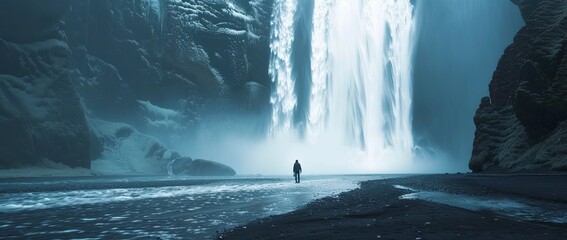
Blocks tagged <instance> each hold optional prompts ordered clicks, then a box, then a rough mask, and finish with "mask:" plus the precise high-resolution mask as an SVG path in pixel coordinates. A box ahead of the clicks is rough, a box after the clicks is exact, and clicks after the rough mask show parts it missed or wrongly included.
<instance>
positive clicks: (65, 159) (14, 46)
mask: <svg viewBox="0 0 567 240" xmlns="http://www.w3.org/2000/svg"><path fill="white" fill-rule="evenodd" d="M68 7H69V1H67V0H54V1H42V0H29V1H26V2H25V4H23V3H22V2H21V1H17V0H6V1H1V2H0V9H1V10H0V11H1V12H2V14H0V53H1V54H0V132H1V134H0V168H10V167H20V166H24V165H34V164H40V163H41V162H43V161H45V160H49V161H52V162H59V163H63V164H66V165H68V166H72V167H86V168H88V167H90V159H89V146H90V143H89V128H88V126H87V122H86V120H85V117H84V112H83V108H82V107H81V105H80V102H79V95H78V94H77V91H76V90H75V88H74V86H73V83H72V81H71V78H70V77H69V76H68V75H67V69H68V64H69V61H68V60H69V56H70V55H71V51H70V49H69V46H68V45H67V43H66V37H65V32H64V30H65V23H64V22H62V21H61V18H62V16H63V15H64V14H65V13H66V12H67V9H68Z"/></svg>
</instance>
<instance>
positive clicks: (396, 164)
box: [270, 0, 414, 171]
mask: <svg viewBox="0 0 567 240" xmlns="http://www.w3.org/2000/svg"><path fill="white" fill-rule="evenodd" d="M297 3H298V2H297V1H285V0H277V1H276V3H275V5H274V14H273V16H272V38H271V44H270V47H271V49H272V58H271V62H270V75H271V77H272V81H273V83H274V86H273V93H272V98H271V103H272V119H271V120H272V124H271V129H270V132H271V135H272V137H275V138H278V137H281V136H286V137H289V136H295V137H294V138H292V139H288V140H290V141H293V142H294V144H295V145H297V144H301V145H304V146H302V147H300V146H296V147H295V150H296V151H300V152H299V153H297V154H298V155H303V156H305V155H308V156H309V158H311V159H313V158H323V157H322V156H323V155H325V156H326V157H325V158H328V155H329V152H337V154H335V156H337V158H339V159H324V160H322V161H323V162H330V161H344V160H346V161H344V162H345V163H347V165H348V166H350V169H348V170H350V171H360V170H362V171H402V170H403V171H407V167H409V165H408V164H409V163H410V162H411V158H412V152H413V151H412V149H413V136H412V133H411V120H412V119H411V80H412V79H411V70H412V69H411V61H412V46H413V41H412V33H413V24H414V23H413V6H412V5H411V3H410V1H409V0H381V1H373V0H361V1H349V0H315V2H314V6H313V7H314V9H313V29H312V32H311V53H310V56H309V55H305V57H310V61H311V90H310V95H309V104H308V109H296V107H297V98H298V96H297V94H295V92H294V84H295V79H292V76H293V75H292V71H293V68H292V64H291V61H293V59H292V56H291V52H292V42H293V36H294V35H293V29H294V28H293V13H294V12H295V11H294V10H295V8H297ZM290 21H291V22H290ZM283 38H289V39H283ZM300 56H301V55H300ZM296 111H306V112H307V114H306V119H305V122H306V124H303V122H301V123H294V113H296ZM298 128H303V129H302V130H305V133H306V137H307V139H308V140H309V141H305V140H303V138H302V137H301V136H297V135H294V134H295V133H296V132H298V131H296V130H298ZM301 151H309V153H305V152H301ZM338 151H341V152H340V153H338ZM319 156H321V157H319ZM345 158H347V159H345ZM342 170H346V169H344V168H343V169H342ZM348 170H347V171H348Z"/></svg>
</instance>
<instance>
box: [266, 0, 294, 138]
mask: <svg viewBox="0 0 567 240" xmlns="http://www.w3.org/2000/svg"><path fill="white" fill-rule="evenodd" d="M296 8H297V0H276V1H274V8H273V12H272V20H271V23H270V25H271V29H272V30H271V33H270V50H271V54H270V65H269V70H268V71H269V74H270V76H271V80H272V85H273V86H274V87H273V88H274V89H273V91H272V95H271V97H270V103H271V104H272V124H271V126H270V133H272V134H283V133H286V132H289V131H290V130H291V128H292V126H293V122H292V121H293V112H294V111H295V108H296V106H297V97H296V95H295V92H294V88H295V81H294V79H292V75H291V71H292V69H291V47H292V44H293V39H294V15H295V10H296Z"/></svg>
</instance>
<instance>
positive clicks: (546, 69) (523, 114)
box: [469, 0, 567, 172]
mask: <svg viewBox="0 0 567 240" xmlns="http://www.w3.org/2000/svg"><path fill="white" fill-rule="evenodd" d="M513 2H514V3H516V4H518V5H519V7H520V10H521V12H522V16H523V18H524V21H525V23H526V25H525V26H524V27H523V28H522V29H521V30H520V31H519V32H518V34H517V35H516V37H515V38H514V42H513V43H512V44H511V45H510V46H509V47H508V48H507V49H506V51H505V52H504V55H503V56H502V58H501V59H500V61H499V63H498V66H497V69H496V71H495V72H494V75H493V79H492V81H491V82H490V86H489V87H490V98H488V97H486V98H483V99H482V101H481V104H480V106H479V109H478V110H477V112H476V114H475V117H474V122H475V125H476V126H477V129H476V132H475V140H474V145H473V152H472V157H471V160H470V162H469V168H470V169H471V170H473V171H474V172H481V171H486V170H492V169H502V170H511V171H517V170H566V169H567V130H566V129H565V128H566V127H567V35H566V34H567V1H566V0H514V1H513Z"/></svg>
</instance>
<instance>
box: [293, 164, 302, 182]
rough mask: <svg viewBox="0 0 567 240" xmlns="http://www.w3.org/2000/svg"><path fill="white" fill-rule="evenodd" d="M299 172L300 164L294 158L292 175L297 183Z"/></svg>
mask: <svg viewBox="0 0 567 240" xmlns="http://www.w3.org/2000/svg"><path fill="white" fill-rule="evenodd" d="M300 173H301V164H299V161H298V160H295V163H294V164H293V176H294V177H295V183H299V180H300V179H299V174H300Z"/></svg>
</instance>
